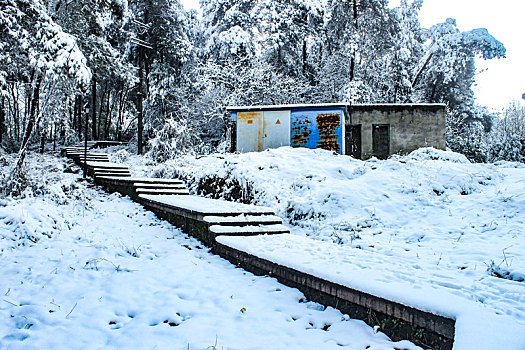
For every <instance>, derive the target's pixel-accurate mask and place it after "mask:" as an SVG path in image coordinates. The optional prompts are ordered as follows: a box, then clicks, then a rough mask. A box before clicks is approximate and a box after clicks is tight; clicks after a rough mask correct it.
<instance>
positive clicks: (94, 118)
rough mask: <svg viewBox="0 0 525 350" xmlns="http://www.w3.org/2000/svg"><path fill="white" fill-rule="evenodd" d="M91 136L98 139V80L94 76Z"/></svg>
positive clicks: (92, 83)
mask: <svg viewBox="0 0 525 350" xmlns="http://www.w3.org/2000/svg"><path fill="white" fill-rule="evenodd" d="M91 135H92V137H93V140H96V139H97V78H96V77H95V74H93V78H92V79H91Z"/></svg>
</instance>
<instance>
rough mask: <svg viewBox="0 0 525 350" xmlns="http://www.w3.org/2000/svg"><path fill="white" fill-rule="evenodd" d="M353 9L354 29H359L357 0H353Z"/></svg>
mask: <svg viewBox="0 0 525 350" xmlns="http://www.w3.org/2000/svg"><path fill="white" fill-rule="evenodd" d="M353 10H354V27H355V29H359V23H358V13H357V0H354V1H353Z"/></svg>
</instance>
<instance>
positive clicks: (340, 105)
mask: <svg viewBox="0 0 525 350" xmlns="http://www.w3.org/2000/svg"><path fill="white" fill-rule="evenodd" d="M347 107H348V108H378V109H380V108H445V107H446V106H445V104H443V103H366V104H352V103H345V102H340V103H313V104H288V105H259V106H228V107H226V110H227V111H230V112H237V111H262V110H276V109H310V108H347Z"/></svg>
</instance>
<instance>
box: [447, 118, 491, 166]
mask: <svg viewBox="0 0 525 350" xmlns="http://www.w3.org/2000/svg"><path fill="white" fill-rule="evenodd" d="M446 139H447V146H448V147H450V149H451V150H452V151H454V152H458V153H461V154H464V155H465V157H467V158H468V159H469V160H470V161H472V162H476V163H484V162H486V161H487V158H488V155H487V153H488V152H487V146H486V143H487V140H486V139H487V135H486V132H485V131H484V128H483V125H482V124H481V122H479V121H470V122H469V121H466V120H465V118H464V117H463V116H461V115H449V117H448V118H447V130H446Z"/></svg>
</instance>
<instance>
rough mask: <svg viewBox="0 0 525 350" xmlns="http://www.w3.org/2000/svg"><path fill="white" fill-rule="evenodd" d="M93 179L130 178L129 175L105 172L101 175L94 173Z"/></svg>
mask: <svg viewBox="0 0 525 350" xmlns="http://www.w3.org/2000/svg"><path fill="white" fill-rule="evenodd" d="M95 177H96V178H98V177H131V174H130V173H110V172H106V173H103V174H97V173H95Z"/></svg>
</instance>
